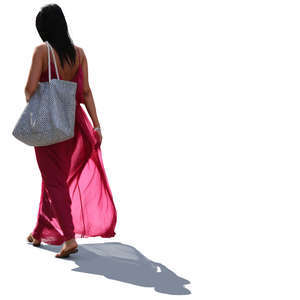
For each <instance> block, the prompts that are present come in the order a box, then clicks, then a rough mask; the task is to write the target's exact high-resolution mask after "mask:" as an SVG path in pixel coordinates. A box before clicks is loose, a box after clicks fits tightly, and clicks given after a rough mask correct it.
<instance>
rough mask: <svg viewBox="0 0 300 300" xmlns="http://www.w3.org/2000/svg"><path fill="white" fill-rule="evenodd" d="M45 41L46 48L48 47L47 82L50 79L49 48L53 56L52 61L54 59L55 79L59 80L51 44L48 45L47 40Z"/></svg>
mask: <svg viewBox="0 0 300 300" xmlns="http://www.w3.org/2000/svg"><path fill="white" fill-rule="evenodd" d="M45 43H46V45H47V49H48V79H49V82H50V81H51V66H50V50H51V53H52V57H53V61H54V66H55V72H56V77H57V79H58V80H59V74H58V69H57V65H56V60H55V55H54V52H53V49H52V46H51V45H50V43H49V42H48V41H45Z"/></svg>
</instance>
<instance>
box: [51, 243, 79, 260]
mask: <svg viewBox="0 0 300 300" xmlns="http://www.w3.org/2000/svg"><path fill="white" fill-rule="evenodd" d="M77 247H78V244H77V242H76V240H75V239H71V240H68V241H65V242H64V244H63V246H62V248H61V250H60V252H59V253H57V254H56V255H55V256H56V257H68V256H69V255H70V254H71V253H75V252H77V251H78V249H77Z"/></svg>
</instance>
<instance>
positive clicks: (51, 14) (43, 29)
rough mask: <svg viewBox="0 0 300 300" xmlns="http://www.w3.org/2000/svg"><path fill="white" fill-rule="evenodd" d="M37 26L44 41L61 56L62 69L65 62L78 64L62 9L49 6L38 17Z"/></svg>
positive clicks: (52, 5) (43, 8)
mask: <svg viewBox="0 0 300 300" xmlns="http://www.w3.org/2000/svg"><path fill="white" fill-rule="evenodd" d="M35 26H36V28H37V31H38V33H39V35H40V37H41V39H42V40H43V41H48V42H49V43H50V45H51V46H52V47H53V48H54V49H55V50H56V52H57V53H58V55H59V60H60V63H61V66H62V68H63V67H64V61H66V62H67V63H68V64H69V65H74V64H75V62H76V50H75V47H74V44H73V41H72V39H71V37H70V35H69V32H68V25H67V22H66V19H65V16H64V14H63V12H62V10H61V8H60V7H59V6H58V5H57V4H48V5H45V6H43V7H42V8H41V10H40V11H39V13H38V14H37V16H36V20H35Z"/></svg>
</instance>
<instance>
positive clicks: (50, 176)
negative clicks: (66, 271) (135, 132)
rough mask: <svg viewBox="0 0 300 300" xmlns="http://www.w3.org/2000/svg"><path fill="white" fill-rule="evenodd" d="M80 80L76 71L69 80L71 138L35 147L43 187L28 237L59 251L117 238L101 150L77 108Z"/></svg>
mask: <svg viewBox="0 0 300 300" xmlns="http://www.w3.org/2000/svg"><path fill="white" fill-rule="evenodd" d="M51 74H52V75H51V77H52V78H57V77H56V73H55V67H54V64H53V62H52V61H51ZM59 75H60V74H59ZM82 76H83V73H82V69H81V65H80V66H79V69H78V71H77V73H76V75H75V76H74V78H73V79H72V80H71V81H74V82H77V91H76V118H75V129H74V131H75V134H74V137H73V138H72V139H69V140H66V141H63V142H60V143H56V144H53V145H49V146H39V147H34V149H35V155H36V159H37V163H38V167H39V169H40V172H41V175H42V187H41V197H40V204H39V210H38V216H37V223H36V226H35V228H34V230H33V232H32V235H33V237H34V238H36V239H39V240H41V241H42V242H44V243H47V244H52V245H60V244H62V243H63V242H64V241H66V240H69V239H71V238H85V237H94V236H101V237H103V238H110V237H113V236H115V231H114V229H115V226H116V221H117V212H116V208H115V205H114V202H113V197H112V193H111V190H110V187H109V184H108V180H107V176H106V173H105V169H104V165H103V161H102V153H101V148H100V145H99V142H98V140H97V138H96V135H95V134H96V133H94V132H93V126H92V124H91V122H90V121H89V119H88V117H87V115H86V113H85V112H84V110H83V108H82V107H81V105H80V103H84V98H83V95H82ZM60 78H61V76H60ZM40 81H48V70H46V71H45V72H43V73H42V74H41V77H40Z"/></svg>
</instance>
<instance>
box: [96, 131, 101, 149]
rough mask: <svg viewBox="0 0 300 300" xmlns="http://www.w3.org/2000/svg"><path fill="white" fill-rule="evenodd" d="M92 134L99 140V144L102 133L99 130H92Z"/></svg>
mask: <svg viewBox="0 0 300 300" xmlns="http://www.w3.org/2000/svg"><path fill="white" fill-rule="evenodd" d="M94 134H95V136H96V138H97V141H98V142H99V146H101V143H102V133H101V130H94Z"/></svg>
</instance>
